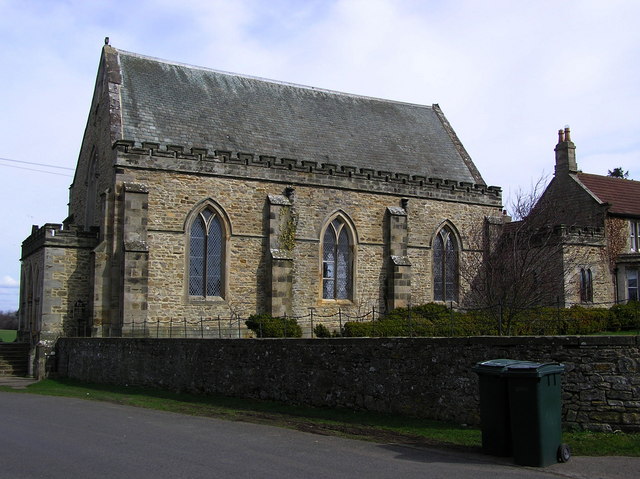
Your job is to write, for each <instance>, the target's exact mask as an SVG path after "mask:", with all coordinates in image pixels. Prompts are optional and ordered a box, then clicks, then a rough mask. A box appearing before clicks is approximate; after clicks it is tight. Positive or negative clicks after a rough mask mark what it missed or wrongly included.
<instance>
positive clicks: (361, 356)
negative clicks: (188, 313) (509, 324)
mask: <svg viewBox="0 0 640 479" xmlns="http://www.w3.org/2000/svg"><path fill="white" fill-rule="evenodd" d="M56 357H57V372H58V374H59V376H60V377H69V378H73V379H79V380H83V381H92V382H98V383H110V384H129V385H139V386H148V387H156V388H165V389H172V390H179V391H189V392H194V393H217V394H223V395H228V396H239V397H249V398H261V399H271V400H277V401H282V402H285V403H290V404H307V405H313V406H326V407H339V408H350V409H367V410H372V411H380V412H393V413H402V414H408V415H416V416H422V417H427V418H433V419H438V420H445V421H452V422H457V423H466V424H478V423H479V407H478V404H479V397H478V377H477V375H476V374H475V373H473V372H471V367H472V366H473V365H475V364H476V363H477V362H479V361H483V360H487V359H496V358H510V359H524V360H531V361H538V362H543V361H558V362H561V363H563V364H565V366H566V373H565V375H564V376H563V418H564V424H565V426H566V427H573V428H584V429H591V430H604V431H612V430H613V431H615V430H624V431H632V432H633V431H635V432H640V336H626V337H604V336H602V337H599V336H591V337H580V336H566V337H477V338H389V339H370V338H353V339H351V338H350V339H347V338H344V339H342V338H340V339H338V338H336V339H255V340H247V339H244V340H243V339H240V340H232V339H204V340H202V339H124V338H108V339H107V338H104V339H103V338H62V339H60V340H59V341H58V343H57V353H56Z"/></svg>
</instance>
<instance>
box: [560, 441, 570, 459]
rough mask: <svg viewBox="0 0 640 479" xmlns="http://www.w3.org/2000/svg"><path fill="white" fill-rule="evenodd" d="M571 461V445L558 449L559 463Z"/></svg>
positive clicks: (564, 445) (563, 445)
mask: <svg viewBox="0 0 640 479" xmlns="http://www.w3.org/2000/svg"><path fill="white" fill-rule="evenodd" d="M569 459H571V448H570V447H569V444H560V447H558V462H567V461H569Z"/></svg>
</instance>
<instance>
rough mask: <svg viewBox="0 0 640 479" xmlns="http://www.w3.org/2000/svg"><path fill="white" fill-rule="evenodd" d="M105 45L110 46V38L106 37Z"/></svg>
mask: <svg viewBox="0 0 640 479" xmlns="http://www.w3.org/2000/svg"><path fill="white" fill-rule="evenodd" d="M104 44H105V45H109V37H104Z"/></svg>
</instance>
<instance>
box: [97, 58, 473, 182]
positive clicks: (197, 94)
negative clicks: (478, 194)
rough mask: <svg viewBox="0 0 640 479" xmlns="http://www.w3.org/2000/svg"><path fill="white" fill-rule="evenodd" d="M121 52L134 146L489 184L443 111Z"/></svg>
mask: <svg viewBox="0 0 640 479" xmlns="http://www.w3.org/2000/svg"><path fill="white" fill-rule="evenodd" d="M107 48H112V47H107ZM114 51H115V52H116V53H117V55H118V64H119V69H120V76H121V81H122V83H121V90H120V92H121V109H122V110H121V111H122V135H123V139H124V140H132V141H135V142H137V143H142V142H156V143H160V144H164V145H167V144H171V145H181V146H185V147H198V148H207V149H209V151H211V152H213V151H215V150H222V151H231V152H234V153H236V152H242V153H253V154H255V155H269V156H276V157H279V158H293V159H297V160H308V161H316V162H318V163H329V164H335V165H341V166H353V167H357V168H370V169H375V170H382V171H390V172H393V173H406V174H410V175H423V176H426V177H432V178H442V179H449V180H455V181H465V182H470V183H475V184H484V181H483V179H482V177H481V176H480V174H479V172H478V171H477V169H476V167H475V165H474V164H473V162H472V161H471V159H470V158H469V156H468V154H467V153H466V151H465V150H464V148H463V147H462V144H461V143H460V142H459V140H458V138H457V137H456V135H455V133H454V132H453V130H452V129H451V127H450V126H449V123H448V122H447V120H446V118H444V115H442V112H441V111H440V109H439V108H438V106H437V105H433V106H422V105H415V104H409V103H401V102H396V101H389V100H382V99H377V98H369V97H363V96H357V95H351V94H346V93H338V92H333V91H327V90H322V89H317V88H312V87H305V86H298V85H292V84H288V83H282V82H274V81H268V80H263V79H258V78H252V77H247V76H241V75H235V74H230V73H225V72H220V71H215V70H210V69H206V68H201V67H195V66H189V65H183V64H177V63H171V62H166V61H163V60H158V59H155V58H150V57H145V56H141V55H138V54H134V53H129V52H125V51H121V50H115V49H114Z"/></svg>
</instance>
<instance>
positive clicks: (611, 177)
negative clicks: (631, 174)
mask: <svg viewBox="0 0 640 479" xmlns="http://www.w3.org/2000/svg"><path fill="white" fill-rule="evenodd" d="M577 174H578V175H584V176H597V177H598V178H605V179H606V180H607V181H609V180H612V181H632V182H634V183H637V182H638V181H637V180H635V179H633V178H618V177H616V176H609V175H597V174H595V173H585V172H583V171H579V172H578V173H577Z"/></svg>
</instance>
